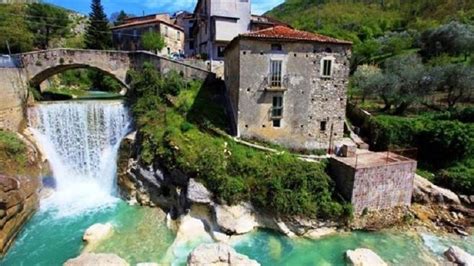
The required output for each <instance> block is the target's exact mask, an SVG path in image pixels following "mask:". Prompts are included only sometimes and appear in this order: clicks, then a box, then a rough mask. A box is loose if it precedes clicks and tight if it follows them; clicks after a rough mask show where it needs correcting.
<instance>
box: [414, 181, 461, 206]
mask: <svg viewBox="0 0 474 266" xmlns="http://www.w3.org/2000/svg"><path fill="white" fill-rule="evenodd" d="M413 199H414V201H415V202H419V203H426V202H427V201H429V200H431V201H435V202H440V203H454V204H461V200H460V199H459V197H458V196H457V195H456V193H454V192H452V191H451V190H448V189H445V188H442V187H438V186H436V185H434V184H433V183H431V182H430V181H428V180H427V179H425V178H423V177H421V176H419V175H415V180H414V187H413Z"/></svg>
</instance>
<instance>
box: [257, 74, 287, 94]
mask: <svg viewBox="0 0 474 266" xmlns="http://www.w3.org/2000/svg"><path fill="white" fill-rule="evenodd" d="M288 84H289V77H288V75H285V76H283V78H279V77H272V76H268V77H265V78H264V79H263V87H264V91H268V92H284V91H286V90H288Z"/></svg>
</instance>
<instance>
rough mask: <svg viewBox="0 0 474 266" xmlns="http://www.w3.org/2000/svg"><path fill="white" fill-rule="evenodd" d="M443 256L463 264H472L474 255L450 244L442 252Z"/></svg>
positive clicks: (473, 263) (466, 265)
mask: <svg viewBox="0 0 474 266" xmlns="http://www.w3.org/2000/svg"><path fill="white" fill-rule="evenodd" d="M444 256H445V257H446V258H447V259H448V260H449V261H451V262H454V263H456V264H458V265H463V266H474V256H472V255H471V254H469V253H467V252H466V251H464V250H462V249H461V248H460V247H457V246H451V247H449V249H448V250H446V251H445V252H444Z"/></svg>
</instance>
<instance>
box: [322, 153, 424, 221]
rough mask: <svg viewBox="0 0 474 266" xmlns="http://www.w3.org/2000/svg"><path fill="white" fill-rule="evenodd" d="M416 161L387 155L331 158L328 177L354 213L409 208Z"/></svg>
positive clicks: (371, 154)
mask: <svg viewBox="0 0 474 266" xmlns="http://www.w3.org/2000/svg"><path fill="white" fill-rule="evenodd" d="M416 164H417V163H416V161H414V160H411V159H409V158H406V157H403V156H400V155H397V154H394V153H388V152H381V153H373V152H371V153H367V154H362V155H358V156H356V157H350V158H342V157H334V158H331V173H332V174H331V176H332V177H333V178H334V180H335V181H336V185H337V189H338V191H339V192H340V193H341V194H342V195H343V196H344V197H345V198H346V199H348V200H350V201H351V203H352V205H353V207H354V212H355V213H357V214H360V213H362V212H363V211H364V209H367V210H368V211H373V210H383V209H390V208H393V207H397V206H410V205H411V198H412V193H413V182H414V177H415V172H416Z"/></svg>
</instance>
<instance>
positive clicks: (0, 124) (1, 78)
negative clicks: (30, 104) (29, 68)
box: [0, 68, 28, 131]
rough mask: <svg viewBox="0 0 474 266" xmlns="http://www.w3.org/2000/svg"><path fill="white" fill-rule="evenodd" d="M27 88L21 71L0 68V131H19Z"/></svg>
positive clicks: (25, 79)
mask: <svg viewBox="0 0 474 266" xmlns="http://www.w3.org/2000/svg"><path fill="white" fill-rule="evenodd" d="M27 87H28V86H27V78H26V75H25V73H24V71H23V70H22V69H18V68H0V95H1V97H0V129H5V130H10V131H18V130H19V129H20V126H21V123H22V121H23V117H24V112H23V111H24V110H23V106H24V104H26V98H27V95H28V90H27Z"/></svg>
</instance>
